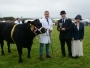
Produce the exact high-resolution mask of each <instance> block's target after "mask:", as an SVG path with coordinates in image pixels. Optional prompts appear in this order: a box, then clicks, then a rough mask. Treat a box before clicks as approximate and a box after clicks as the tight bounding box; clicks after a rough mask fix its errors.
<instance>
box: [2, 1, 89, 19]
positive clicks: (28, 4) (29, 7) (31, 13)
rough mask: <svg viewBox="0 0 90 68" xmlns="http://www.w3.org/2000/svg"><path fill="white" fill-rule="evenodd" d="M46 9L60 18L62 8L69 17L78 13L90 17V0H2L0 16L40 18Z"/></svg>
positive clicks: (51, 14)
mask: <svg viewBox="0 0 90 68" xmlns="http://www.w3.org/2000/svg"><path fill="white" fill-rule="evenodd" d="M45 10H48V11H49V12H50V17H54V18H59V17H60V11H62V10H65V11H66V14H67V17H69V18H74V17H75V16H76V15H77V14H80V15H82V18H90V0H0V17H6V16H13V17H21V16H22V17H27V18H40V17H44V11H45Z"/></svg>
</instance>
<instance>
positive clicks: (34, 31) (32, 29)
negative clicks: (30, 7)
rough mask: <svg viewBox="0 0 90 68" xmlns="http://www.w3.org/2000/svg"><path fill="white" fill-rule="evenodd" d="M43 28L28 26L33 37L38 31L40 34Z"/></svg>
mask: <svg viewBox="0 0 90 68" xmlns="http://www.w3.org/2000/svg"><path fill="white" fill-rule="evenodd" d="M42 28H43V27H41V28H39V29H38V28H37V27H36V26H34V25H32V24H30V29H31V31H32V32H33V33H34V34H35V35H37V33H36V32H37V31H39V32H40V33H42V32H41V29H42Z"/></svg>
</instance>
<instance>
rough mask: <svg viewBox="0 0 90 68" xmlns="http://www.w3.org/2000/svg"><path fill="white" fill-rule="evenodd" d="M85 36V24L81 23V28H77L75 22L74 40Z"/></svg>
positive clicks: (73, 26)
mask: <svg viewBox="0 0 90 68" xmlns="http://www.w3.org/2000/svg"><path fill="white" fill-rule="evenodd" d="M83 37H84V24H83V23H80V25H79V30H78V28H77V25H76V24H75V23H73V24H72V38H74V40H80V39H83Z"/></svg>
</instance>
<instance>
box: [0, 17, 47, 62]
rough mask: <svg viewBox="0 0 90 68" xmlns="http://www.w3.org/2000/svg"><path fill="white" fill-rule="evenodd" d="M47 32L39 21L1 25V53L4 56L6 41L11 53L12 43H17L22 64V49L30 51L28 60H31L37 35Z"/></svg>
mask: <svg viewBox="0 0 90 68" xmlns="http://www.w3.org/2000/svg"><path fill="white" fill-rule="evenodd" d="M45 32H46V30H45V29H44V28H43V27H42V24H41V23H40V21H39V20H38V19H36V20H34V21H32V22H31V21H28V22H27V23H25V24H18V25H16V24H13V23H0V44H1V53H2V55H4V50H3V45H4V40H6V41H7V42H8V51H9V52H10V43H15V44H16V46H17V50H18V54H19V62H22V57H21V55H22V48H27V49H28V56H27V57H28V58H30V51H31V46H32V44H33V39H34V37H35V35H36V34H40V33H45Z"/></svg>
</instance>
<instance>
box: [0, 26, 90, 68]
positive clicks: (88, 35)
mask: <svg viewBox="0 0 90 68" xmlns="http://www.w3.org/2000/svg"><path fill="white" fill-rule="evenodd" d="M58 35H59V32H58V31H57V30H56V27H54V31H53V34H52V44H53V50H54V53H53V55H52V58H51V59H47V58H45V61H40V60H39V59H38V58H39V41H38V40H36V39H34V44H33V46H32V51H31V58H30V59H28V58H27V49H23V55H22V58H23V63H21V64H19V63H18V53H17V49H16V46H15V45H13V44H11V51H12V53H10V54H9V53H8V52H7V46H6V42H5V46H4V51H5V56H2V55H1V54H0V68H90V27H89V26H87V27H85V37H84V41H83V44H84V45H83V49H84V56H83V57H80V58H79V59H71V58H69V57H68V55H67V57H66V58H64V59H63V58H61V49H60V42H59V38H58ZM0 50H1V49H0ZM50 52H51V49H50ZM66 52H67V54H68V51H67V47H66ZM44 57H45V50H44Z"/></svg>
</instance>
